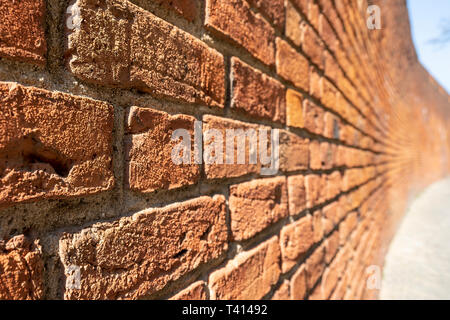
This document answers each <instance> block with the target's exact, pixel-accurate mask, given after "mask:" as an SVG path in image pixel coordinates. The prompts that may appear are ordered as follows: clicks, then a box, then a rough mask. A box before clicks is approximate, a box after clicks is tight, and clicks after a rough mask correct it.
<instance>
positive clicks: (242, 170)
mask: <svg viewBox="0 0 450 320" xmlns="http://www.w3.org/2000/svg"><path fill="white" fill-rule="evenodd" d="M260 129H267V141H268V142H270V134H271V133H270V128H269V127H265V126H259V125H255V124H249V123H245V122H241V121H236V120H231V119H226V118H221V117H216V116H211V115H205V116H203V144H204V150H203V151H204V157H203V158H204V159H206V158H208V157H209V155H211V159H209V160H208V162H209V163H205V173H206V177H207V178H208V179H216V178H231V177H239V176H243V175H246V174H250V173H257V174H259V173H260V172H261V168H262V167H263V165H262V164H261V161H260V160H261V159H260V157H259V156H258V155H259V154H260V153H259V152H258V150H259V138H260V137H261V136H260V135H259V134H258V132H259V130H260ZM215 130H217V133H218V134H219V133H220V135H221V136H222V139H223V144H222V152H221V153H222V154H221V155H220V154H217V155H216V154H215V153H214V152H213V151H214V149H217V148H220V141H219V140H217V141H216V138H217V137H216V136H215V135H214V133H215ZM230 130H234V133H235V134H236V135H237V138H236V139H234V140H233V139H231V138H230V139H227V138H226V137H227V131H228V132H230ZM239 130H242V132H239ZM251 130H253V132H254V133H255V134H250V133H251V132H252V131H251ZM218 139H219V138H218ZM227 140H228V141H229V143H230V145H231V141H234V142H235V143H234V144H233V147H234V148H233V150H234V151H233V153H234V161H232V163H227V157H230V158H231V153H228V152H226V150H227V146H226V141H227ZM215 147H216V148H215ZM208 148H211V150H212V151H211V150H210V149H208ZM240 148H243V149H242V150H243V151H242V154H244V153H245V159H244V161H243V162H242V163H238V160H239V159H238V154H240V153H241V152H240ZM267 150H268V154H269V155H270V143H268V147H267ZM210 151H211V152H210ZM218 152H220V150H219V151H218ZM213 153H214V154H213ZM227 154H229V155H228V156H227ZM251 154H256V161H255V162H253V161H250V160H251V157H250V155H251ZM214 156H217V157H216V159H215V160H216V161H213V160H214V159H213V158H212V157H214ZM205 161H206V160H205Z"/></svg>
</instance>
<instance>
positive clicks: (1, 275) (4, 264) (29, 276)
mask: <svg viewBox="0 0 450 320" xmlns="http://www.w3.org/2000/svg"><path fill="white" fill-rule="evenodd" d="M43 271H44V264H43V261H42V252H41V247H40V245H39V242H38V241H34V242H31V241H30V240H29V239H27V238H26V237H25V236H23V235H20V236H16V237H14V238H12V239H10V240H9V241H8V242H6V243H5V242H4V241H0V300H37V299H41V298H42V297H43V294H44V292H43V291H44V287H43V281H42V275H43Z"/></svg>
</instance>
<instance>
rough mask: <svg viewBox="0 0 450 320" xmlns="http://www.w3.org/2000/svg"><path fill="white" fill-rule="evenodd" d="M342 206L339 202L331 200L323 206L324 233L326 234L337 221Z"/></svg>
mask: <svg viewBox="0 0 450 320" xmlns="http://www.w3.org/2000/svg"><path fill="white" fill-rule="evenodd" d="M341 210H342V208H341V207H340V205H339V202H337V201H336V202H333V203H330V204H329V205H327V206H326V207H325V208H323V216H324V218H325V220H326V228H325V233H326V234H328V233H330V232H331V230H332V229H333V228H334V227H335V226H336V225H337V224H338V223H339V220H340V217H341V213H340V211H341Z"/></svg>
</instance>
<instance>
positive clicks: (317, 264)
mask: <svg viewBox="0 0 450 320" xmlns="http://www.w3.org/2000/svg"><path fill="white" fill-rule="evenodd" d="M305 265H306V283H307V285H308V288H309V289H312V288H313V287H314V285H315V283H316V282H317V280H319V278H320V276H321V275H322V273H323V271H324V269H325V250H324V246H323V245H321V246H320V247H318V248H317V249H316V250H315V251H314V252H313V253H312V254H311V256H310V257H309V258H308V259H307V260H306V264H305Z"/></svg>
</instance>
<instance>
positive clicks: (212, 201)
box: [59, 196, 228, 299]
mask: <svg viewBox="0 0 450 320" xmlns="http://www.w3.org/2000/svg"><path fill="white" fill-rule="evenodd" d="M225 212H226V210H225V198H224V197H223V196H215V197H214V198H210V197H200V198H196V199H193V200H189V201H186V202H182V203H177V204H172V205H170V206H167V207H164V208H156V209H149V210H146V211H143V212H140V213H137V214H135V215H133V216H131V217H125V218H121V219H119V220H117V221H114V222H109V223H97V224H95V225H93V226H92V227H90V228H87V229H84V230H82V231H80V232H78V233H65V234H64V235H63V236H62V237H61V239H60V241H59V253H60V258H61V261H62V263H63V265H64V267H65V272H66V273H68V271H69V270H70V269H71V266H72V267H73V266H75V267H79V268H80V287H79V289H74V288H71V287H66V288H65V294H64V296H65V298H66V299H118V298H121V299H133V298H139V297H144V296H146V295H149V294H152V293H154V292H156V291H158V290H160V289H162V288H164V287H165V286H166V285H167V283H169V282H170V281H174V280H177V279H179V278H180V277H181V276H182V275H184V274H186V273H187V272H189V271H191V270H194V269H195V268H197V267H199V266H201V265H202V264H204V263H206V262H209V261H211V260H214V259H218V258H219V257H220V256H221V255H222V254H223V253H224V252H225V251H226V250H227V238H228V235H227V234H228V232H227V227H226V217H225V215H226V213H225ZM66 276H67V274H66Z"/></svg>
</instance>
